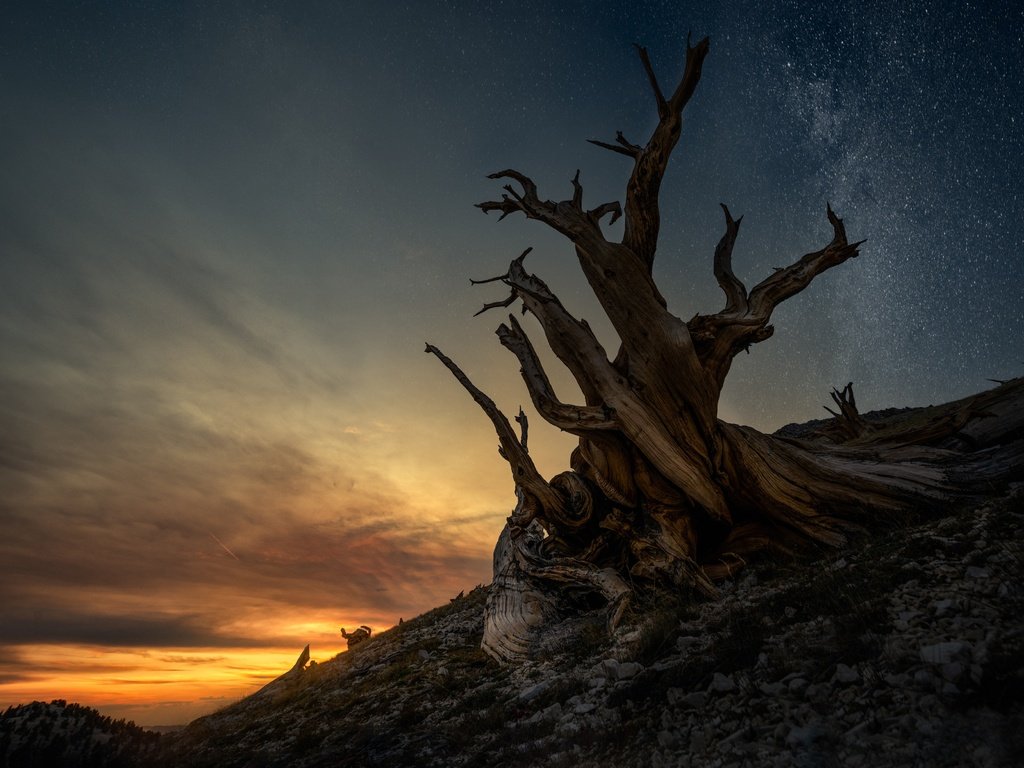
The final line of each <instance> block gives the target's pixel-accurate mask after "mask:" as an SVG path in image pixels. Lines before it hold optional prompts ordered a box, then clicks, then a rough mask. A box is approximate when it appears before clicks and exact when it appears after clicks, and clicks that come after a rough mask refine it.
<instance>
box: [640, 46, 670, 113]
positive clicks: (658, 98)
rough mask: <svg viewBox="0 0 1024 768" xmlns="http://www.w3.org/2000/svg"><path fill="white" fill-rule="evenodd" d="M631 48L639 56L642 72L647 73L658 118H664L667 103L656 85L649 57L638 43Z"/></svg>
mask: <svg viewBox="0 0 1024 768" xmlns="http://www.w3.org/2000/svg"><path fill="white" fill-rule="evenodd" d="M633 47H634V48H636V52H637V53H638V54H640V61H641V62H643V65H644V72H646V73H647V79H648V81H650V83H651V90H652V91H653V92H654V100H655V102H656V103H657V105H658V117H661V118H665V117H666V113H667V112H668V102H667V101H665V94H663V93H662V92H661V86H660V85H658V76H657V75H656V74H654V67H652V66H651V57H650V56H648V55H647V49H646V48H644V47H643V46H642V45H640V44H638V43H633Z"/></svg>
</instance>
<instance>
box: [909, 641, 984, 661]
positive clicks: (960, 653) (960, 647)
mask: <svg viewBox="0 0 1024 768" xmlns="http://www.w3.org/2000/svg"><path fill="white" fill-rule="evenodd" d="M919 653H920V656H921V661H923V662H925V663H926V664H948V663H949V662H951V661H954V660H955V659H962V658H970V656H971V644H970V643H964V642H961V641H959V640H953V641H950V642H948V643H935V644H934V645H922V646H921V649H920V651H919Z"/></svg>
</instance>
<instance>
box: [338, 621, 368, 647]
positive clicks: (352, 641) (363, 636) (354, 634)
mask: <svg viewBox="0 0 1024 768" xmlns="http://www.w3.org/2000/svg"><path fill="white" fill-rule="evenodd" d="M372 631H373V630H372V629H370V628H369V627H368V626H366V625H365V624H363V625H361V626H360V627H359V628H358V629H354V630H352V631H351V632H346V631H345V628H344V627H342V628H341V636H342V637H343V638H345V639H346V640H348V647H349V648H352V647H353V646H356V645H359V644H360V643H361V642H363V641H364V640H369V639H370V633H371V632H372Z"/></svg>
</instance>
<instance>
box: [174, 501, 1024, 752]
mask: <svg viewBox="0 0 1024 768" xmlns="http://www.w3.org/2000/svg"><path fill="white" fill-rule="evenodd" d="M1022 532H1024V487H1021V486H1018V487H1016V488H1015V489H1014V490H1012V491H1011V493H1010V494H1008V495H1007V496H1005V497H1003V498H1001V499H998V500H995V501H992V502H990V503H988V504H985V505H984V506H981V507H979V508H974V509H966V510H963V511H962V512H961V513H959V514H956V515H953V516H949V517H946V518H944V519H941V520H936V521H932V522H929V523H927V524H925V525H920V526H917V527H909V528H903V529H900V530H897V531H894V532H891V533H890V534H888V535H886V536H883V537H880V538H877V539H873V540H868V541H863V542H861V543H860V544H859V545H858V546H856V547H854V548H851V549H849V550H847V551H844V552H842V553H840V554H831V555H828V556H826V557H823V558H821V559H818V560H814V561H810V562H807V561H800V562H798V561H793V562H790V563H786V564H779V563H775V564H770V563H762V564H760V565H755V566H753V567H751V568H750V569H749V570H747V571H746V572H744V573H743V574H741V575H740V576H739V577H738V578H737V580H735V581H733V582H727V583H726V584H725V585H724V586H723V596H722V598H721V599H720V601H718V602H700V603H696V604H693V603H691V604H687V603H679V604H657V605H647V606H642V607H641V608H638V609H637V611H636V612H635V613H634V614H633V615H632V616H631V617H630V619H629V621H627V626H625V627H623V628H622V629H620V630H619V632H618V633H617V634H616V636H615V638H614V641H613V642H609V641H608V640H607V638H606V636H605V635H604V633H603V631H602V628H601V619H600V617H599V616H597V615H595V616H590V617H584V618H582V619H580V620H579V622H578V623H577V625H576V626H574V627H572V628H567V630H566V631H565V633H564V634H563V635H561V636H560V637H559V638H557V639H555V640H553V641H552V642H551V643H550V647H549V648H547V649H546V652H545V653H544V656H543V658H537V659H534V660H532V661H530V662H528V663H526V664H524V665H522V666H520V667H516V668H504V667H499V666H498V665H497V664H496V663H494V662H493V661H491V660H490V659H489V658H488V657H486V656H485V655H484V654H483V653H482V652H481V651H480V650H479V642H480V636H481V632H482V608H483V602H484V598H485V592H486V589H485V588H477V589H476V590H474V591H472V592H471V593H469V594H468V595H466V596H465V597H464V598H462V599H459V600H456V601H454V602H453V603H452V604H451V605H447V606H444V607H441V608H438V609H435V610H433V611H431V612H429V613H427V614H425V615H423V616H421V617H419V618H417V619H415V620H413V621H409V622H406V623H404V624H402V625H400V626H398V627H395V628H394V629H392V630H390V631H388V632H385V633H382V634H381V635H380V636H378V637H375V638H373V639H372V640H370V641H368V642H366V643H364V644H363V645H361V646H357V647H356V648H355V649H353V651H352V652H350V653H347V654H343V655H340V656H338V657H337V658H335V659H333V660H331V661H328V662H326V663H323V664H319V665H313V666H312V667H310V668H308V669H307V670H306V671H304V672H302V673H301V674H299V675H297V676H296V677H295V678H294V679H292V680H282V681H281V683H279V684H277V685H276V686H272V687H271V688H270V689H269V690H267V691H265V692H264V693H262V695H257V696H253V697H249V698H247V699H245V700H243V701H241V702H239V703H238V704H236V705H234V706H232V707H229V708H227V709H224V710H222V711H220V712H218V713H216V714H213V715H210V716H208V717H205V718H201V719H199V720H197V721H195V722H193V723H192V724H191V725H189V727H188V728H187V729H185V730H184V731H182V732H180V733H178V734H174V735H172V736H169V737H165V738H164V740H163V745H164V750H165V758H166V761H167V764H169V765H184V764H188V765H195V766H214V765H216V766H285V765H290V766H318V765H350V764H351V765H355V764H359V765H367V766H372V765H388V766H395V765H409V766H412V765H424V766H430V765H436V766H496V765H508V766H517V765H523V766H527V765H551V766H606V765H615V766H630V765H636V766H658V765H682V766H686V765H744V764H747V765H780V766H781V765H786V766H788V765H833V764H841V765H871V766H877V765H893V766H897V765H928V766H932V765H936V766H942V765H948V766H967V765H977V766H1001V765H1006V766H1009V765H1015V764H1020V761H1021V760H1022V759H1024V729H1022V726H1024V702H1022V693H1024V625H1022V620H1021V616H1022V615H1024V587H1022V583H1024V582H1022V579H1021V576H1022V571H1024V544H1022Z"/></svg>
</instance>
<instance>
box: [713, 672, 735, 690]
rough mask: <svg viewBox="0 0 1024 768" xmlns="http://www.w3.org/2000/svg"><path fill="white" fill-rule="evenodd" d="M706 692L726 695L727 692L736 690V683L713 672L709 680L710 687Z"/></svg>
mask: <svg viewBox="0 0 1024 768" xmlns="http://www.w3.org/2000/svg"><path fill="white" fill-rule="evenodd" d="M708 690H710V691H716V692H717V693H728V692H729V691H734V690H736V683H735V682H734V681H733V679H732V677H730V676H729V675H723V674H722V673H721V672H715V676H714V677H713V678H712V679H711V685H709V686H708Z"/></svg>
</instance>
